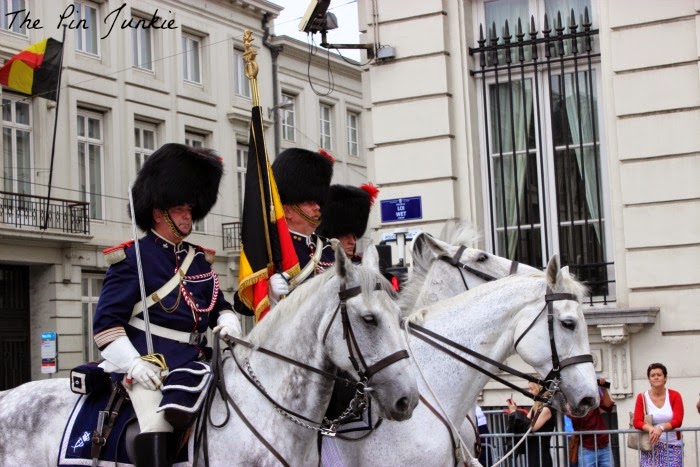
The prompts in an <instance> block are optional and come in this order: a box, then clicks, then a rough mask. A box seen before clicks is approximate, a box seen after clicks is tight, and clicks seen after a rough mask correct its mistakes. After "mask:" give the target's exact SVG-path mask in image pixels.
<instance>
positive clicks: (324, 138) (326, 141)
mask: <svg viewBox="0 0 700 467" xmlns="http://www.w3.org/2000/svg"><path fill="white" fill-rule="evenodd" d="M332 113H333V107H331V106H330V105H326V104H321V122H320V123H321V132H320V136H321V147H322V148H323V149H328V150H329V151H330V150H331V149H333V137H332V135H331V131H332V128H333V121H332Z"/></svg>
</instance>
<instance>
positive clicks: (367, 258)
mask: <svg viewBox="0 0 700 467" xmlns="http://www.w3.org/2000/svg"><path fill="white" fill-rule="evenodd" d="M362 266H363V267H366V268H369V269H372V270H373V271H375V272H379V253H378V252H377V247H375V246H374V245H369V246H368V247H367V248H365V251H364V253H363V254H362Z"/></svg>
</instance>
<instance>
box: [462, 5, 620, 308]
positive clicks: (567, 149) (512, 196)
mask: <svg viewBox="0 0 700 467" xmlns="http://www.w3.org/2000/svg"><path fill="white" fill-rule="evenodd" d="M533 8H534V10H533ZM572 8H573V9H574V18H575V20H576V23H577V27H576V28H575V31H574V35H573V36H575V37H571V38H568V39H565V40H564V43H565V47H564V49H558V48H555V47H558V44H559V41H558V40H557V39H556V37H555V36H556V34H555V33H556V31H557V29H560V26H559V24H558V20H556V19H555V20H554V22H553V20H552V18H556V17H557V15H556V11H557V10H561V11H562V12H567V14H565V15H562V20H561V21H562V23H563V24H564V25H565V26H566V33H569V32H570V29H569V21H570V11H571V9H572ZM586 9H587V13H585V14H584V11H585V10H586ZM484 12H485V20H486V24H489V25H491V24H493V23H494V22H495V24H496V31H497V34H503V33H505V32H506V30H505V27H504V24H505V19H508V22H509V25H512V24H513V20H515V21H516V23H515V24H517V17H520V19H521V21H522V22H523V27H524V26H525V24H527V25H528V26H527V28H528V33H529V24H530V19H529V15H533V16H534V17H535V24H536V25H538V24H539V25H540V26H539V27H540V32H539V33H538V34H537V36H536V39H537V41H538V44H537V47H538V51H539V53H538V60H534V57H532V54H531V53H529V54H524V53H521V50H520V47H519V46H518V45H517V41H516V40H515V39H514V38H512V41H511V42H510V43H506V42H504V41H499V45H498V47H497V50H496V51H491V52H489V51H486V50H484V48H483V46H482V44H484V45H486V46H487V45H489V43H490V42H491V38H489V40H488V41H486V42H480V48H477V49H474V51H475V52H476V54H477V55H479V56H478V57H476V60H475V63H478V64H480V65H477V66H478V67H480V68H479V69H477V70H476V76H477V77H479V90H480V95H481V99H482V101H483V102H482V107H481V109H480V115H481V122H482V125H483V133H482V148H483V150H482V153H483V155H484V158H485V161H484V163H485V167H486V173H487V176H488V180H487V181H486V183H485V186H488V187H489V197H488V199H486V200H485V202H486V212H487V213H488V215H489V217H490V219H489V220H488V224H489V225H490V230H491V232H490V234H491V238H490V240H491V243H492V244H493V247H494V250H495V252H496V253H497V254H499V255H501V256H505V257H508V258H511V259H514V260H517V261H520V262H523V263H526V264H530V265H532V266H538V267H542V266H544V265H546V263H547V261H548V260H549V257H550V256H551V255H552V254H554V253H558V254H559V255H560V258H561V261H562V264H564V265H569V266H570V268H571V269H572V272H574V273H575V274H576V275H577V276H578V277H579V279H581V280H584V281H586V282H587V283H588V286H589V287H590V289H591V292H592V296H595V297H600V296H603V297H607V295H608V294H609V293H610V289H609V287H610V286H609V284H610V283H612V279H611V278H612V277H613V275H614V274H613V273H614V271H613V268H612V255H611V253H610V252H608V251H607V250H608V248H607V247H606V246H607V245H608V244H609V237H608V236H609V226H608V223H607V222H606V208H607V199H606V193H604V190H603V188H604V187H603V174H602V170H603V168H604V158H603V156H604V154H603V148H602V146H601V139H600V130H599V128H600V124H599V122H598V115H599V107H600V105H601V103H600V101H599V90H598V86H599V83H598V81H599V78H598V77H599V76H600V75H599V58H598V53H597V50H596V49H597V32H596V31H595V30H592V27H591V26H592V23H593V21H592V20H588V21H587V20H586V18H592V17H591V5H590V1H589V0H557V1H555V0H544V2H543V3H542V2H538V1H535V0H532V1H530V2H528V1H527V0H516V1H508V2H505V1H503V0H494V1H488V2H486V3H485V8H484ZM523 12H524V13H523ZM541 12H546V13H547V15H548V18H549V23H548V25H549V27H550V28H551V29H553V30H554V32H552V35H551V37H549V38H545V37H544V35H543V34H542V32H541V28H542V26H543V25H544V13H541ZM514 15H515V16H514ZM586 15H587V16H586ZM537 18H539V20H538V19H537ZM525 19H526V20H527V23H525V21H524V20H525ZM499 24H500V25H503V27H499ZM560 30H561V29H560ZM499 31H500V33H499ZM508 32H509V33H510V35H514V34H516V33H517V31H516V30H515V29H514V28H513V27H512V26H510V27H509V29H508ZM479 39H480V40H482V39H483V38H479ZM546 48H550V51H551V52H552V53H551V54H546V53H545V50H546ZM523 49H531V47H530V46H528V47H523ZM524 51H525V50H523V51H522V52H524ZM560 53H561V54H562V55H564V56H566V57H567V60H566V61H560V55H559V54H560ZM548 55H549V56H548ZM509 56H510V59H511V60H508V57H509ZM521 65H522V66H521Z"/></svg>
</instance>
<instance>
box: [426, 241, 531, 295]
mask: <svg viewBox="0 0 700 467" xmlns="http://www.w3.org/2000/svg"><path fill="white" fill-rule="evenodd" d="M466 249H467V247H466V246H464V245H460V246H459V248H458V249H457V251H456V252H455V254H454V255H453V256H447V255H440V256H438V259H440V260H441V261H444V262H446V263H447V264H449V265H450V266H454V267H456V268H457V269H463V270H465V271H467V272H468V273H470V274H472V275H474V276H476V277H479V278H481V279H483V280H485V281H486V282H491V281H495V280H497V279H498V277H494V276H492V275H491V274H488V273H486V272H483V271H479V270H478V269H474V268H473V267H471V266H469V265H468V264H465V263H463V262H462V261H460V258H461V257H462V253H464V250H466ZM519 264H520V263H518V262H517V261H511V263H510V272H508V275H509V276H512V275H513V274H515V273H516V272H518V265H519ZM459 276H460V277H461V278H462V282H463V283H464V288H465V289H467V290H469V285H467V281H466V280H465V279H464V275H463V274H462V273H461V271H460V274H459Z"/></svg>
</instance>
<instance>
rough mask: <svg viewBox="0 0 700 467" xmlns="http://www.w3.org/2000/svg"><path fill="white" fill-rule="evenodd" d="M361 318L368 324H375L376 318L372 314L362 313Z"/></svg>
mask: <svg viewBox="0 0 700 467" xmlns="http://www.w3.org/2000/svg"><path fill="white" fill-rule="evenodd" d="M362 319H363V320H364V322H365V323H368V324H377V318H375V317H374V315H371V314H368V315H364V316H363V317H362Z"/></svg>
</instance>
